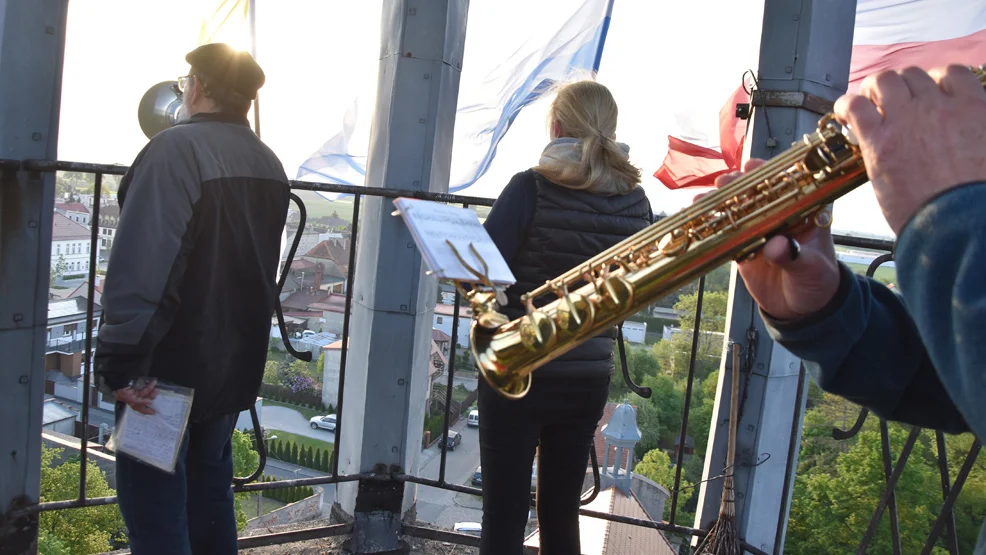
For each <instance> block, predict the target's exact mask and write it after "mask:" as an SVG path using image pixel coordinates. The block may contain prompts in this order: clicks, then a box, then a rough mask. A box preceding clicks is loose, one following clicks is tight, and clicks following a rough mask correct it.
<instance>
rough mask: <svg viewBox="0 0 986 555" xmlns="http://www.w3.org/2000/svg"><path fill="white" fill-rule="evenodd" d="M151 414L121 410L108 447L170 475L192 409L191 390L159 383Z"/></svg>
mask: <svg viewBox="0 0 986 555" xmlns="http://www.w3.org/2000/svg"><path fill="white" fill-rule="evenodd" d="M157 387H158V394H157V397H155V398H154V401H152V402H151V408H152V409H154V414H141V413H139V412H137V411H135V410H133V409H132V408H130V407H129V406H127V407H125V408H124V409H123V415H122V416H121V418H120V422H119V424H117V426H116V428H115V429H114V430H113V437H112V438H111V444H110V445H109V447H110V448H111V449H112V450H113V451H116V452H118V453H125V454H127V455H129V456H130V457H133V458H135V459H137V460H139V461H141V462H143V463H145V464H148V465H150V466H153V467H155V468H158V469H159V470H162V471H164V472H167V473H169V474H173V473H174V471H175V464H176V463H177V461H178V451H179V450H180V449H181V443H182V440H183V439H184V437H185V429H186V428H187V427H188V415H189V413H190V412H191V409H192V394H193V392H192V390H191V389H188V388H183V387H177V386H171V385H162V384H160V382H159V383H158V386H157Z"/></svg>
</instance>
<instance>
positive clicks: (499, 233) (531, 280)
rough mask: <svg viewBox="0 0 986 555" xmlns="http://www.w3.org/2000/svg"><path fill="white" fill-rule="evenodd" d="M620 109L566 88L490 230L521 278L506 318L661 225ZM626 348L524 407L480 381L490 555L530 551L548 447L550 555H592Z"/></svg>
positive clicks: (584, 352) (600, 346)
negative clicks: (593, 471)
mask: <svg viewBox="0 0 986 555" xmlns="http://www.w3.org/2000/svg"><path fill="white" fill-rule="evenodd" d="M617 112H618V111H617V106H616V101H615V100H614V99H613V95H612V94H611V93H610V91H609V90H608V89H607V88H606V87H604V86H603V85H601V84H599V83H596V82H594V81H578V82H575V83H570V84H567V85H565V86H563V87H561V88H560V89H559V90H558V92H557V96H556V97H555V100H554V101H553V103H552V105H551V108H550V110H549V122H550V135H551V140H550V142H549V143H548V144H547V146H546V147H545V148H544V151H543V152H542V154H541V159H540V161H539V163H538V165H537V166H535V167H534V168H531V169H528V170H526V171H524V172H521V173H518V174H516V175H515V176H514V177H513V179H511V180H510V183H509V184H508V185H507V186H506V188H505V189H504V190H503V193H501V195H500V196H499V198H498V199H497V200H496V202H495V203H494V204H493V208H492V209H491V210H490V214H489V217H488V218H487V220H486V223H485V227H486V229H487V231H488V232H489V234H490V236H491V237H492V238H493V240H494V242H496V244H497V247H498V248H499V250H500V252H501V254H502V255H503V256H504V258H505V259H506V260H507V262H508V263H509V265H510V269H511V270H512V271H513V273H514V276H515V277H516V278H517V283H516V284H515V285H513V286H511V287H510V288H509V289H507V291H506V293H507V298H508V303H507V306H505V307H503V309H502V310H503V312H504V313H505V314H507V315H508V316H510V317H511V318H517V317H519V316H521V315H523V314H524V312H525V311H524V308H523V307H522V304H521V302H520V297H521V295H523V294H524V293H526V292H528V291H531V290H533V289H534V288H536V287H538V286H540V285H541V284H543V283H544V282H545V281H547V280H550V279H553V278H554V277H556V276H557V275H559V274H561V273H562V272H564V271H566V270H568V269H570V268H572V267H574V266H576V265H578V264H580V263H582V262H584V261H585V260H587V259H589V258H591V257H592V256H594V255H596V254H598V253H599V252H601V251H603V250H605V249H607V248H608V247H610V246H612V245H614V244H616V243H618V242H619V241H621V240H623V239H625V238H626V237H629V236H630V235H633V234H634V233H636V232H638V231H640V230H642V229H644V228H645V227H647V226H648V225H650V223H651V222H652V220H653V214H652V211H651V208H650V203H649V202H648V200H647V196H646V195H645V193H644V190H643V188H641V187H640V170H639V169H637V168H636V167H634V166H633V165H632V164H630V162H629V147H628V146H627V145H625V144H622V143H618V142H616V120H617ZM615 341H616V328H615V327H613V328H611V329H608V330H606V331H605V332H604V333H602V334H600V335H599V336H597V337H595V338H592V339H590V340H588V341H586V342H585V343H583V344H582V345H580V346H578V347H576V348H574V349H572V350H571V351H569V352H568V353H566V354H565V355H563V356H561V357H560V358H558V359H557V360H555V361H552V362H550V363H548V364H546V365H544V366H542V367H541V368H539V369H538V370H537V371H536V372H534V374H533V384H532V386H531V390H530V392H529V393H528V395H527V396H525V397H524V398H522V399H520V400H516V401H511V400H507V399H505V398H503V397H500V396H499V394H498V393H496V392H495V391H493V390H492V389H491V388H490V387H489V386H488V385H487V384H486V383H485V382H484V381H483V380H480V383H479V412H480V415H481V418H480V426H479V436H480V459H481V465H482V479H483V530H482V539H481V547H480V553H481V554H482V555H494V554H495V555H514V554H516V555H520V554H521V553H522V548H523V546H522V544H523V540H524V532H525V526H526V524H527V520H528V511H529V509H530V493H531V476H532V474H531V473H532V466H533V464H534V459H535V452H536V451H538V449H539V454H538V464H537V515H538V527H539V534H540V545H541V553H543V554H545V555H568V554H578V553H582V551H581V549H580V542H579V523H578V511H579V499H580V496H581V494H582V484H583V481H584V479H585V475H586V467H587V464H588V460H589V449H590V447H591V445H592V438H593V433H594V431H595V428H596V424H597V423H598V422H599V419H600V418H601V417H602V413H603V408H604V407H605V405H606V400H607V398H608V396H609V382H610V377H611V376H612V374H613V372H614V359H613V349H614V346H615Z"/></svg>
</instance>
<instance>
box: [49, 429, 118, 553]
mask: <svg viewBox="0 0 986 555" xmlns="http://www.w3.org/2000/svg"><path fill="white" fill-rule="evenodd" d="M63 451H64V450H63V449H49V448H48V447H45V446H44V445H42V447H41V499H40V500H41V502H42V503H44V502H48V501H63V500H67V499H75V497H76V496H77V495H78V494H79V474H80V467H81V464H80V461H78V460H76V461H73V462H65V463H62V464H60V465H57V466H55V464H54V463H55V460H56V459H59V458H60V457H61V456H62V453H63ZM86 492H87V495H88V496H89V497H108V496H113V495H116V491H114V490H113V489H112V488H110V487H109V485H108V484H107V483H106V475H105V474H104V473H103V471H102V470H101V469H100V468H99V467H97V466H96V465H94V464H89V465H88V467H87V471H86ZM38 518H39V522H38V527H39V530H43V532H39V541H40V540H42V539H43V540H44V548H45V549H47V550H48V551H45V552H44V553H45V555H57V554H58V553H59V549H62V550H63V551H62V552H63V553H72V554H73V555H88V554H90V553H103V552H105V551H110V550H111V549H113V542H115V541H123V540H124V539H125V537H124V535H123V518H122V517H121V516H120V511H119V509H118V508H117V507H113V506H110V505H104V506H100V507H84V508H80V509H66V510H62V511H45V512H43V513H41V515H40V516H39V517H38Z"/></svg>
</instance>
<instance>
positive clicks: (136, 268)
mask: <svg viewBox="0 0 986 555" xmlns="http://www.w3.org/2000/svg"><path fill="white" fill-rule="evenodd" d="M131 177H132V179H131V181H130V186H129V190H128V191H127V196H126V203H125V205H124V206H123V208H122V210H121V214H120V223H119V228H118V230H117V235H116V240H115V241H114V243H113V250H112V255H111V257H110V265H109V268H108V269H107V273H106V281H105V284H104V289H103V296H102V299H101V304H102V306H103V316H102V326H101V327H100V329H99V337H98V340H97V347H96V355H95V358H94V361H95V371H96V373H97V375H98V376H100V377H101V378H102V379H103V381H104V383H105V385H106V386H108V387H109V388H110V389H118V388H120V387H123V386H125V385H126V384H127V382H129V381H130V380H131V379H134V378H137V377H141V376H146V375H147V373H148V368H149V364H150V355H151V353H152V352H153V350H154V347H155V346H156V345H157V344H158V343H159V342H160V340H161V338H162V337H164V335H165V333H167V331H168V329H169V328H170V327H171V323H172V322H173V320H174V316H175V313H176V311H177V309H178V305H179V303H180V299H179V298H178V293H177V291H178V286H179V285H180V283H181V280H182V277H183V275H184V272H185V267H186V264H187V255H188V253H189V252H190V250H191V248H192V233H191V225H192V220H193V211H194V205H195V203H196V202H197V201H198V198H199V195H200V190H199V187H200V185H199V183H198V180H197V175H196V172H195V171H194V168H193V165H192V161H191V159H190V157H189V156H188V155H187V154H185V153H183V152H181V151H180V149H177V148H176V147H174V146H173V145H171V144H169V143H168V142H163V144H160V145H154V144H153V143H152V145H149V147H148V149H147V151H146V152H145V153H143V155H142V157H141V158H140V159H139V161H138V163H136V164H135V166H134V169H133V175H132V176H131Z"/></svg>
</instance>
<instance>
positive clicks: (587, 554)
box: [524, 486, 675, 555]
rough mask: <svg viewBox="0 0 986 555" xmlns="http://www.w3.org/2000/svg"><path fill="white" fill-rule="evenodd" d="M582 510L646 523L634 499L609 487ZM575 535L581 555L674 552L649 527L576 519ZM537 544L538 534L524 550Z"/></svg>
mask: <svg viewBox="0 0 986 555" xmlns="http://www.w3.org/2000/svg"><path fill="white" fill-rule="evenodd" d="M585 509H587V510H590V511H597V512H601V513H607V514H612V515H619V516H626V517H631V518H639V519H645V520H650V517H649V516H648V515H647V512H646V511H644V508H643V507H642V506H641V505H640V502H639V501H637V498H636V497H633V496H632V495H627V494H625V493H623V491H621V490H620V489H619V488H617V487H615V486H613V487H610V488H607V489H605V490H603V491H600V492H599V495H598V496H596V498H595V499H594V500H593V501H592V503H589V504H588V505H586V506H585ZM579 536H580V540H581V544H582V553H583V554H584V555H624V554H629V555H634V554H637V553H647V554H648V555H650V554H655V555H674V553H675V550H674V548H673V547H672V546H671V542H669V541H668V539H667V538H666V537H664V534H662V533H661V532H660V531H659V530H655V529H653V528H643V527H640V526H633V525H631V524H622V523H619V522H611V521H609V520H604V519H601V518H595V517H589V516H579ZM539 545H540V537H539V534H538V531H535V532H534V533H533V534H531V535H530V536H528V538H527V539H526V540H525V541H524V546H525V547H527V548H529V549H530V548H537V547H538V546H539Z"/></svg>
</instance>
